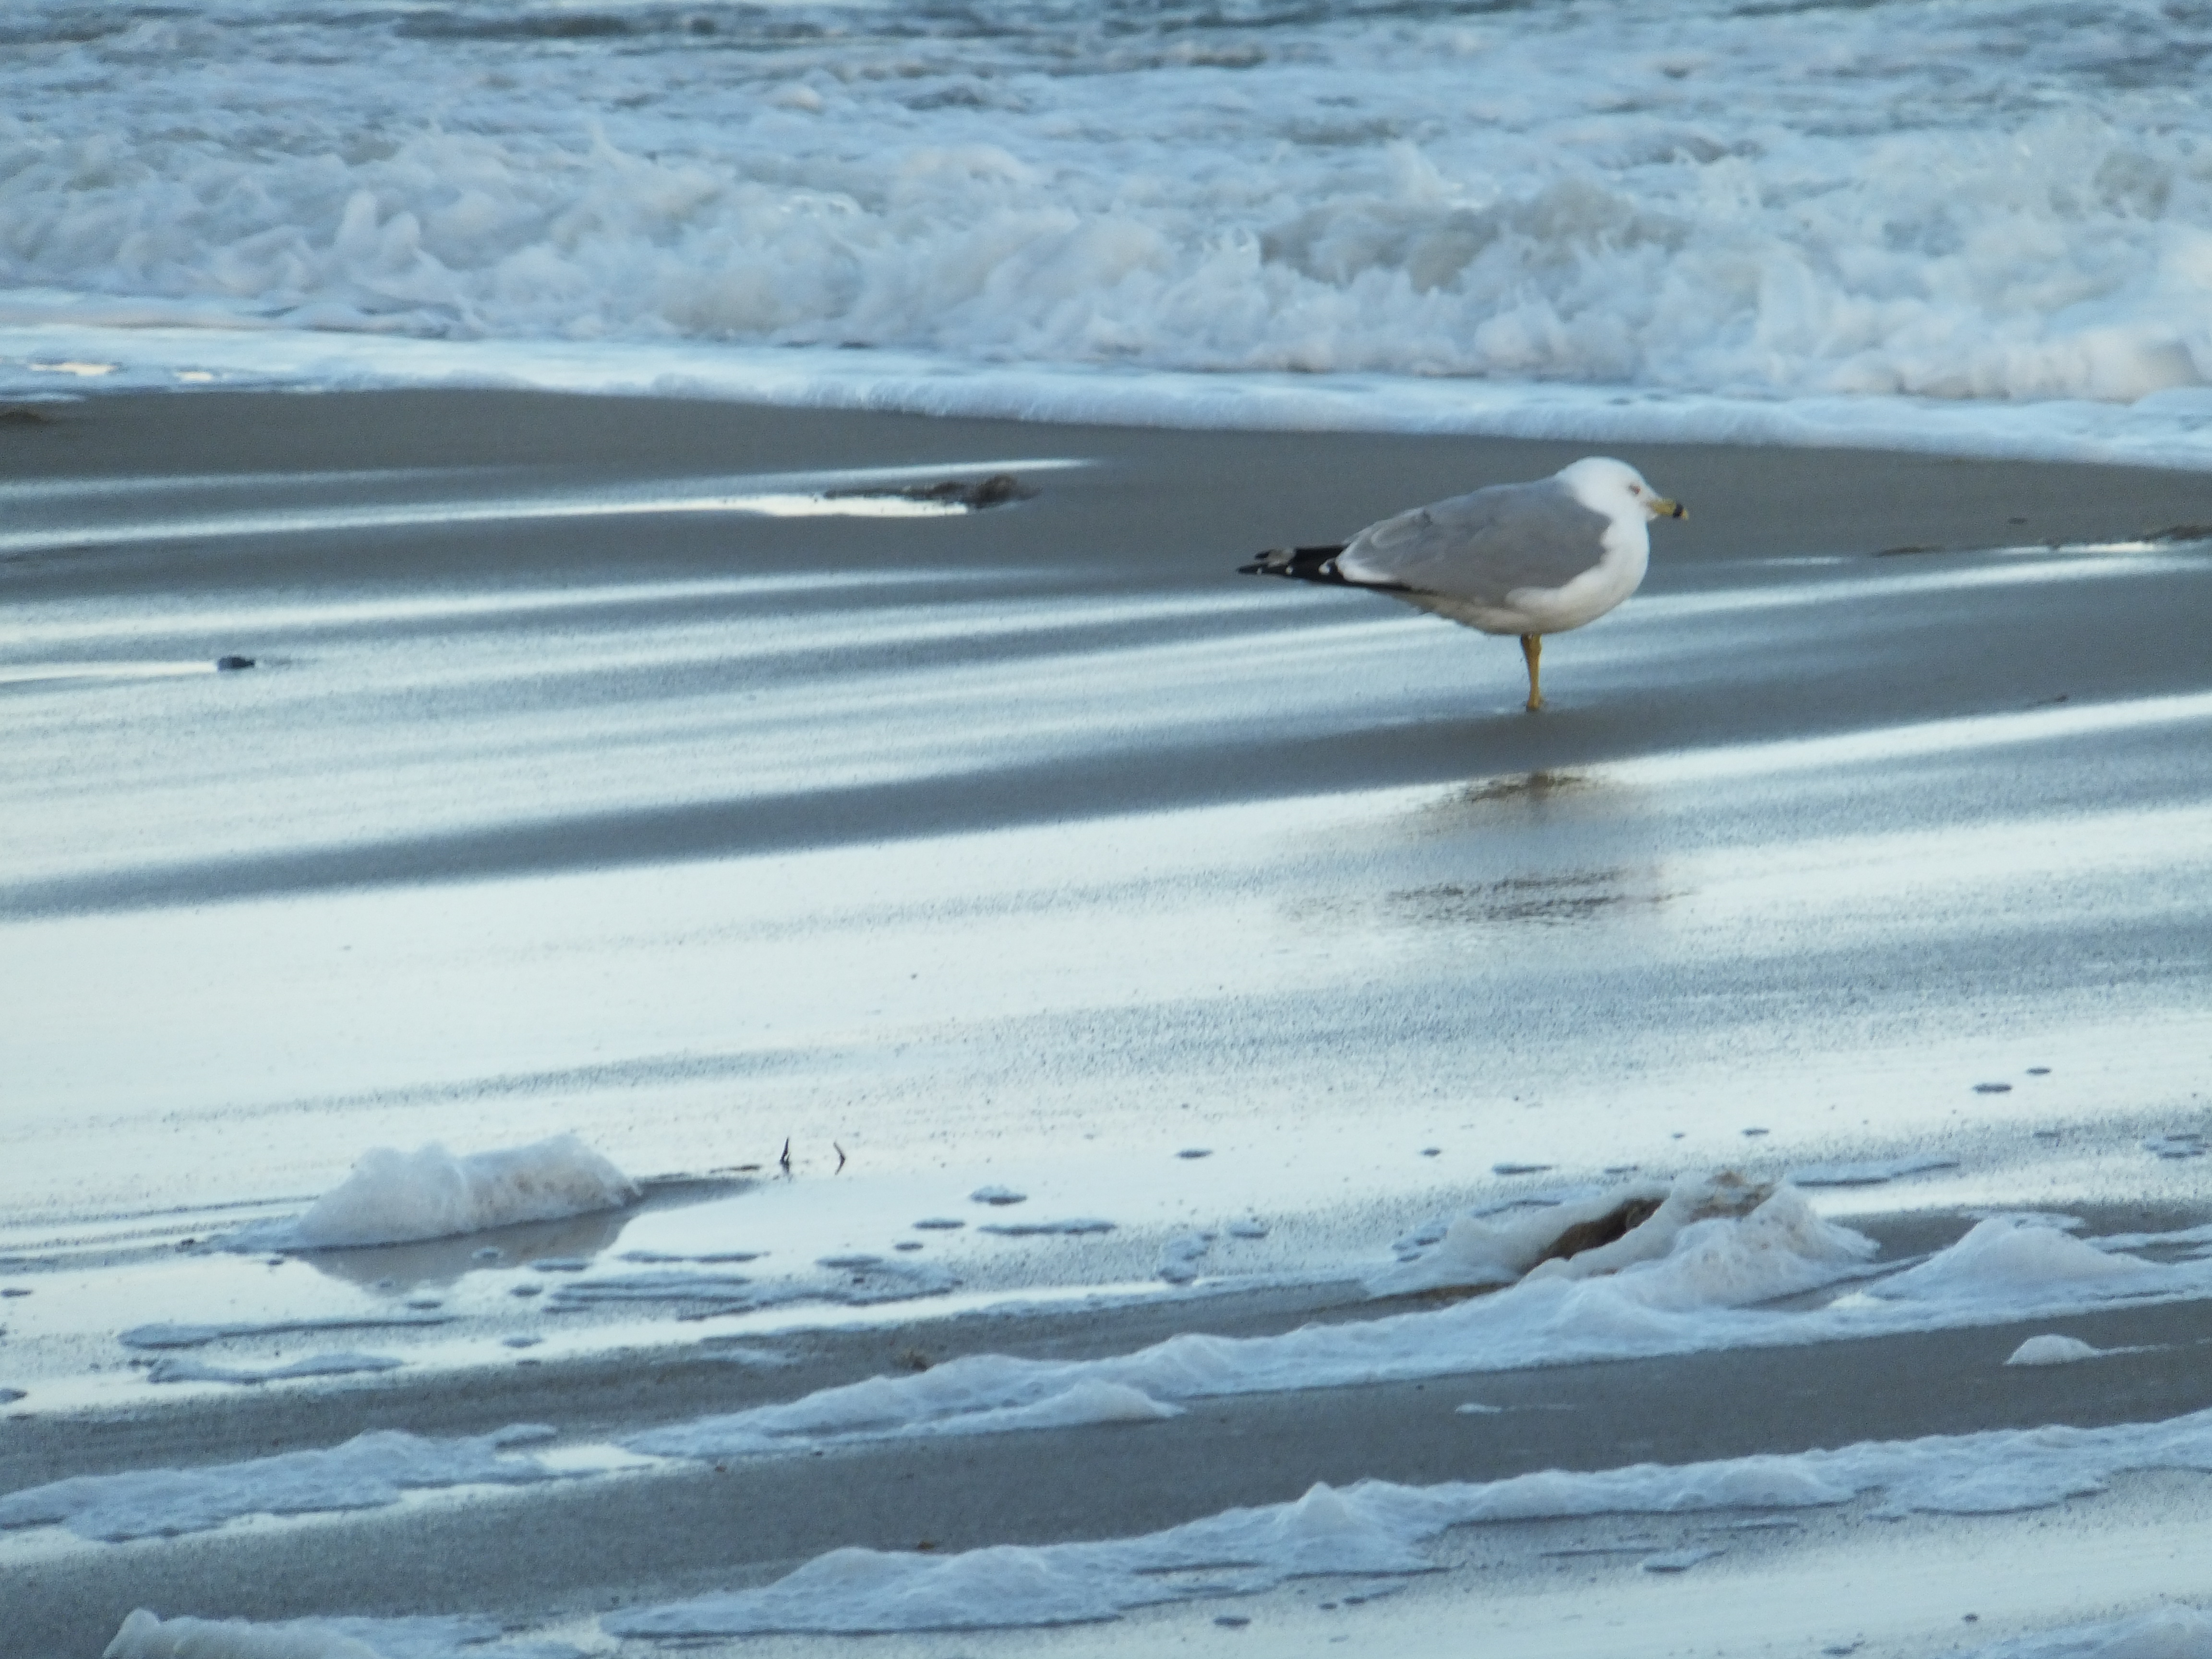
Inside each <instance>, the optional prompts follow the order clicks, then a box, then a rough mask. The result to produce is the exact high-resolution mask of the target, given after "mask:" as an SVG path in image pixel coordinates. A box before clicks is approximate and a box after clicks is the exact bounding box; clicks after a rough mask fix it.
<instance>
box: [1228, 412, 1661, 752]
mask: <svg viewBox="0 0 2212 1659" xmlns="http://www.w3.org/2000/svg"><path fill="white" fill-rule="evenodd" d="M1689 516H1690V515H1689V512H1688V510H1687V509H1686V508H1685V507H1683V506H1682V505H1681V504H1680V502H1679V501H1668V499H1667V498H1666V497H1665V496H1664V495H1661V494H1660V493H1659V492H1658V491H1657V490H1656V489H1652V487H1651V486H1650V484H1648V483H1644V476H1643V474H1641V473H1639V472H1638V471H1637V470H1636V469H1635V468H1634V467H1632V466H1630V465H1628V464H1627V463H1626V462H1625V461H1615V460H1609V459H1606V458H1605V457H1603V456H1601V455H1592V456H1589V457H1588V458H1586V459H1583V460H1579V461H1577V462H1576V463H1575V464H1574V465H1571V466H1566V467H1562V468H1560V469H1559V471H1557V472H1555V473H1553V475H1552V476H1551V477H1548V478H1541V479H1539V480H1537V481H1536V482H1534V483H1510V484H1492V485H1491V486H1490V487H1489V488H1488V489H1478V490H1475V491H1474V492H1473V493H1472V494H1469V495H1455V496H1453V497H1452V498H1451V499H1450V500H1449V501H1438V502H1437V503H1436V504H1435V505H1434V506H1432V507H1415V508H1413V510H1412V511H1411V512H1409V513H1399V514H1397V515H1396V516H1395V518H1389V519H1385V520H1383V521H1382V522H1381V523H1380V524H1371V525H1370V526H1367V528H1366V529H1364V530H1363V531H1361V532H1359V533H1358V535H1357V536H1354V537H1353V538H1352V539H1351V540H1350V541H1348V542H1346V543H1345V544H1343V545H1342V546H1341V547H1279V548H1277V549H1275V550H1273V551H1272V552H1268V553H1262V554H1261V555H1260V556H1259V557H1258V558H1257V559H1255V561H1253V562H1251V563H1250V564H1246V565H1239V566H1238V567H1237V569H1238V570H1239V572H1241V573H1242V574H1244V575H1247V576H1284V577H1287V578H1289V579H1290V580H1293V581H1302V582H1323V583H1328V584H1331V585H1334V586H1340V587H1365V588H1370V589H1372V590H1373V591H1375V592H1377V593H1388V594H1389V596H1390V597H1391V598H1392V599H1402V600H1404V601H1405V602H1406V603H1407V605H1415V606H1418V607H1419V609H1421V610H1423V611H1433V612H1434V613H1435V614H1436V615H1437V616H1439V617H1449V619H1450V620H1452V621H1453V622H1455V623H1464V624H1465V625H1466V626H1467V627H1469V628H1477V629H1481V630H1482V631H1483V632H1484V633H1486V634H1518V635H1520V636H1521V655H1522V659H1524V660H1525V661H1526V662H1527V663H1528V712H1529V713H1530V714H1534V713H1535V712H1536V711H1537V710H1539V709H1541V708H1543V706H1544V694H1543V690H1542V689H1541V686H1540V685H1539V684H1538V682H1537V677H1536V666H1537V662H1538V659H1540V658H1541V656H1542V655H1543V651H1544V635H1547V634H1563V633H1565V631H1566V630H1567V629H1570V628H1580V627H1581V626H1582V625H1583V623H1589V622H1595V621H1596V620H1597V619H1598V618H1599V617H1602V616H1603V615H1605V613H1606V612H1607V611H1610V610H1612V609H1613V606H1615V605H1619V604H1620V602H1621V601H1622V600H1623V599H1626V598H1627V597H1628V596H1629V595H1630V594H1631V593H1633V592H1635V591H1636V590H1637V587H1638V585H1639V584H1640V583H1641V582H1642V581H1643V580H1644V566H1645V565H1646V564H1647V563H1648V562H1650V557H1651V538H1650V535H1649V533H1648V532H1647V531H1646V528H1645V526H1648V525H1649V524H1650V522H1651V520H1654V519H1686V518H1688V517H1689Z"/></svg>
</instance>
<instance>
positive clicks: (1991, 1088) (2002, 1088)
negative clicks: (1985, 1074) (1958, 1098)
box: [1974, 1083, 2012, 1095]
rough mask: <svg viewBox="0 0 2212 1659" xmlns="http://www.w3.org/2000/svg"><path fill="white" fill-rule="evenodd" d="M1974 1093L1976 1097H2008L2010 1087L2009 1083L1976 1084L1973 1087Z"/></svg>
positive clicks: (2010, 1090)
mask: <svg viewBox="0 0 2212 1659" xmlns="http://www.w3.org/2000/svg"><path fill="white" fill-rule="evenodd" d="M1974 1092H1975V1093H1976V1094H1978V1095H2008V1094H2010V1093H2011V1092H2012V1085H2011V1084H2009V1083H1977V1084H1976V1085H1974Z"/></svg>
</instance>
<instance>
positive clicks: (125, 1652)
mask: <svg viewBox="0 0 2212 1659" xmlns="http://www.w3.org/2000/svg"><path fill="white" fill-rule="evenodd" d="M500 1634H501V1630H500V1626H498V1625H497V1624H495V1623H494V1622H493V1621H492V1620H488V1619H453V1618H418V1619H288V1620H283V1621H281V1622H278V1623H274V1624H255V1623H252V1622H249V1621H248V1620H243V1619H191V1618H179V1619H160V1618H156V1617H155V1615H154V1614H153V1613H149V1612H148V1611H147V1610H146V1609H145V1608H143V1607H141V1608H139V1609H138V1610H137V1612H135V1613H132V1614H131V1616H130V1617H129V1618H128V1619H125V1620H124V1621H123V1628H122V1629H120V1630H118V1631H117V1632H115V1639H114V1640H113V1641H112V1642H110V1643H109V1644H107V1649H106V1653H105V1654H104V1655H103V1656H102V1659H577V1650H576V1649H574V1647H571V1646H569V1645H568V1644H567V1643H565V1642H563V1643H550V1642H523V1643H520V1644H501V1645H500V1646H498V1647H495V1648H487V1647H485V1646H483V1644H485V1643H489V1642H495V1641H497V1640H498V1638H499V1636H500Z"/></svg>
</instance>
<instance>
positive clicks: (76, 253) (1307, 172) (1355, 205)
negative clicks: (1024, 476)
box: [0, 0, 2212, 465]
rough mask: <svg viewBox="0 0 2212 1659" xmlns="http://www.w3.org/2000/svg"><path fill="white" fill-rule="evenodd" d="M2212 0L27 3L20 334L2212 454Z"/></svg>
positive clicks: (3, 209) (214, 375) (237, 353)
mask: <svg viewBox="0 0 2212 1659" xmlns="http://www.w3.org/2000/svg"><path fill="white" fill-rule="evenodd" d="M2208 50H2212V17H2207V16H2206V15H2204V14H2203V13H2202V12H2201V11H2197V10H2194V9H2187V8H2177V7H2171V6H2160V5H2157V4H2153V3H2148V0H2136V3H2123V4H2103V3H2098V4H2090V3H2086V0H2073V3H2069V0H2057V3H2046V4H2040V5H2035V6H2027V7H2023V6H2019V5H2010V4H1996V3H1955V4H1945V5H1940V6H1928V5H1923V4H1917V3H1903V0H1898V3H1871V4H1869V3H1852V4H1832V5H1823V4H1797V3H1753V0H1728V3H1694V4H1682V5H1668V6H1654V5H1636V4H1622V3H1567V4H1551V5H1541V6H1539V5H1516V4H1508V3H1479V4H1448V3H1421V0H1389V3H1376V0H1346V3H1336V4H1321V3H1312V0H1227V3H1224V0H1176V3H1149V0H1109V3H1103V4H1093V3H1081V4H1075V3H1053V0H1045V3H1039V0H961V3H949V0H947V3H929V0H923V3H910V0H900V3H880V4H865V3H864V4H848V5H820V4H807V3H769V4H750V5H734V4H727V3H719V0H697V3H666V0H603V3H585V0H441V3H422V0H409V3H383V4H378V3H363V4H359V5H349V6H345V7H337V6H333V5H330V4H327V3H324V0H212V3H205V4H197V5H188V6H173V7H160V8H155V7H144V8H132V7H124V6H116V7H103V8H96V9H94V8H87V7H85V6H83V5H81V4H76V3H64V0H26V3H22V4H19V5H17V6H15V7H12V8H10V9H9V14H8V15H7V17H6V19H5V20H4V21H0V91H3V92H4V94H5V95H4V96H0V111H4V113H0V386H5V387H7V388H9V389H10V390H12V391H15V392H19V393H20V392H22V391H25V390H27V389H35V388H41V387H43V388H48V389H51V388H53V387H55V386H68V385H70V384H72V383H74V382H75V381H76V380H81V379H85V378H91V379H95V380H100V381H102V382H104V383H106V384H123V383H140V384H154V385H161V384H176V383H177V377H179V375H182V376H184V377H185V379H186V380H187V381H188V382H190V383H202V382H204V381H205V380H227V381H247V382H252V381H256V380H281V381H287V382H291V383H306V384H318V383H325V382H359V381H364V380H366V381H375V380H446V379H456V378H458V379H464V380H502V381H507V382H518V381H519V382H522V383H529V384H541V385H572V386H574V385H580V386H602V387H620V388H624V389H634V388H637V387H641V386H677V387H682V388H684V389H690V390H706V391H710V392H722V393H726V394H730V395H735V396H740V397H749V398H769V399H775V400H783V401H793V402H825V403H836V404H872V405H878V406H882V405H889V406H897V407H908V408H921V409H933V410H961V411H964V412H970V413H981V412H993V413H1014V414H1042V415H1048V416H1066V417H1083V416H1110V417H1112V418H1115V419H1118V420H1123V421H1132V422H1139V423H1152V422H1170V423H1176V422H1180V423H1193V424H1209V425H1210V424H1226V425H1303V426H1340V425H1359V426H1382V427H1392V426H1398V427H1425V428H1482V429H1490V430H1498V431H1512V432H1521V433H1528V434H1538V433H1542V434H1550V433H1561V434H1565V433H1573V434H1576V435H1583V436H1610V435H1621V436H1626V437H1644V438H1654V437H1660V436H1665V435H1698V436H1705V437H1744V438H1751V439H1754V440H1766V441H1814V440H1823V439H1826V440H1835V441H1850V442H1859V443H1875V444H1914V445H1923V446H1925V445H1932V446H1935V447H1942V448H1948V449H1954V450H1957V449H1965V450H1981V451H1991V452H2005V453H2065V454H2073V455H2083V456H2106V457H2116V458H2135V459H2153V460H2158V461H2163V462H2166V463H2169V464H2179V465H2212V390H2208V384H2209V383H2212V304H2208V301H2212V147H2208V137H2212V109H2208V107H2207V106H2206V104H2205V101H2204V100H2203V99H2202V98H2201V97H2200V96H2199V95H2198V94H2199V90H2200V81H2201V74H2202V67H2203V62H2204V58H2205V56H2206V53H2207V52H2208Z"/></svg>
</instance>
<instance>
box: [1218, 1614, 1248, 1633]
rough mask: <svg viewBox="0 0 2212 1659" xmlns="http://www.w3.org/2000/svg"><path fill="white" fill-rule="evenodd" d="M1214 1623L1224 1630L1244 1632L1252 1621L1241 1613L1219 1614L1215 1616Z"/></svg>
mask: <svg viewBox="0 0 2212 1659" xmlns="http://www.w3.org/2000/svg"><path fill="white" fill-rule="evenodd" d="M1213 1622H1214V1623H1215V1624H1217V1625H1218V1626H1221V1628H1222V1629H1224V1630H1243V1628H1244V1626H1247V1625H1249V1624H1250V1623H1251V1622H1252V1621H1251V1620H1249V1619H1247V1618H1246V1617H1245V1616H1244V1615H1243V1613H1215V1614H1214V1615H1213Z"/></svg>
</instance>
